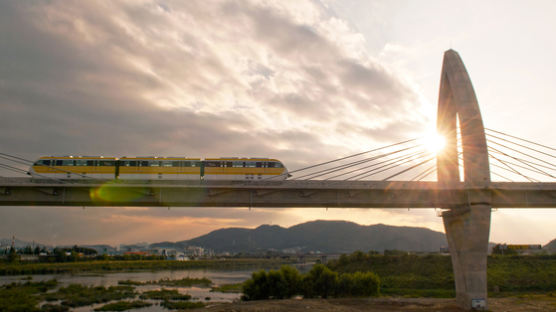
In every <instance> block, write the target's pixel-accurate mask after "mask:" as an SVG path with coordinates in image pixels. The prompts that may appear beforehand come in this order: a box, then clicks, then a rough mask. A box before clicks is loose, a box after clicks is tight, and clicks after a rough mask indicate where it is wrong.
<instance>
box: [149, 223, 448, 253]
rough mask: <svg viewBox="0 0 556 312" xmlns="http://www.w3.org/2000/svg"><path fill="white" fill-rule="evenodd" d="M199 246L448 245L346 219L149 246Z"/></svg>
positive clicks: (420, 233)
mask: <svg viewBox="0 0 556 312" xmlns="http://www.w3.org/2000/svg"><path fill="white" fill-rule="evenodd" d="M187 246H201V247H204V248H209V249H212V250H214V251H216V252H230V253H238V252H260V251H266V250H278V251H289V252H311V251H313V252H317V251H320V252H323V253H348V252H353V251H355V250H362V251H369V250H375V251H380V252H382V251H384V250H385V249H390V250H393V249H396V250H406V251H439V250H440V248H441V247H447V242H446V236H445V235H444V234H443V233H440V232H435V231H432V230H430V229H427V228H419V227H406V226H403V227H400V226H390V225H384V224H376V225H368V226H364V225H359V224H356V223H353V222H346V221H322V220H319V221H311V222H307V223H302V224H298V225H295V226H292V227H289V228H283V227H281V226H278V225H261V226H259V227H257V228H255V229H246V228H226V229H219V230H215V231H212V232H210V233H208V234H206V235H203V236H199V237H197V238H193V239H190V240H185V241H180V242H175V243H171V242H161V243H156V244H151V247H165V248H184V247H187Z"/></svg>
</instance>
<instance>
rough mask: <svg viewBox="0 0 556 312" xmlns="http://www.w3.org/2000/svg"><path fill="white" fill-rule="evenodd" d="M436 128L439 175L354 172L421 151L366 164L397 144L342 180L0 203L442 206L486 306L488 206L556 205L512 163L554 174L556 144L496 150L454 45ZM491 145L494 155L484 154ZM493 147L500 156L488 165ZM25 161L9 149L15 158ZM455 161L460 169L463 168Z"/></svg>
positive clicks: (193, 185) (128, 185) (8, 183)
mask: <svg viewBox="0 0 556 312" xmlns="http://www.w3.org/2000/svg"><path fill="white" fill-rule="evenodd" d="M458 120H459V127H458ZM458 129H459V131H458ZM487 130H489V129H487ZM437 131H438V132H439V133H440V134H442V135H443V136H444V137H445V139H446V147H445V150H444V151H443V152H442V153H438V155H436V167H435V168H433V167H434V165H433V166H432V167H430V168H429V169H427V171H425V172H424V174H425V176H426V175H428V174H431V173H434V170H436V172H437V182H420V181H389V180H391V178H393V177H395V176H398V174H400V173H397V174H394V175H390V176H388V177H387V178H385V179H384V180H383V181H357V180H360V179H361V178H364V177H368V176H369V175H371V174H374V173H373V171H374V172H383V171H385V170H387V169H389V168H394V167H396V166H398V164H400V163H401V164H404V163H408V162H411V161H413V160H414V159H417V158H416V157H422V155H423V153H422V152H414V151H411V152H409V153H411V154H404V155H402V156H397V157H396V158H390V159H389V160H381V161H380V162H379V163H376V164H375V165H379V164H381V166H380V167H375V168H374V169H369V168H371V167H373V166H375V165H366V162H367V161H368V160H375V159H378V158H381V157H383V156H389V155H391V154H393V153H387V154H383V155H381V156H374V157H370V158H367V159H365V160H362V161H357V162H354V163H351V164H348V165H340V166H337V167H335V168H336V169H338V168H339V169H341V170H348V171H347V173H352V172H355V171H356V170H358V169H353V168H354V167H355V166H356V165H359V164H365V167H363V169H365V170H367V171H365V172H363V173H357V174H356V175H355V176H351V177H350V178H346V179H345V180H343V181H339V180H335V178H336V177H339V176H344V175H345V174H347V173H341V174H337V175H336V172H335V171H328V170H321V171H317V172H316V173H315V174H308V175H304V176H302V177H306V176H312V177H313V178H315V177H319V176H323V175H325V174H329V173H334V174H335V175H334V176H333V177H329V178H326V179H322V180H314V179H313V180H309V179H307V180H299V178H293V179H291V180H285V181H270V180H268V181H257V182H255V181H250V182H245V181H237V182H234V181H204V180H202V181H188V182H186V181H184V182H176V181H162V180H149V181H138V180H135V181H121V180H116V181H107V180H98V179H80V180H74V181H61V180H56V179H42V180H41V179H30V178H0V206H23V205H32V206H150V207H171V206H181V207H330V208H333V207H339V208H342V207H360V208H441V209H442V214H441V215H442V218H443V221H444V226H445V230H446V237H447V239H448V244H449V246H450V254H451V258H452V265H453V270H454V279H455V288H456V300H457V302H458V304H459V305H460V306H461V307H463V308H465V309H472V308H474V309H486V308H487V274H486V262H487V251H488V238H489V232H490V215H491V209H492V208H556V183H541V182H538V180H536V179H534V178H529V177H527V176H525V175H523V174H521V173H520V172H518V171H517V170H516V168H522V169H525V170H530V171H532V172H534V173H535V174H541V175H544V176H548V177H550V178H551V179H552V181H554V180H556V176H555V174H554V171H556V165H555V164H554V163H553V161H554V160H553V159H556V156H554V155H552V153H553V151H556V149H554V148H551V147H546V146H544V147H546V148H547V149H549V150H550V151H549V153H545V152H542V151H539V150H537V149H533V150H534V151H535V152H538V153H542V154H543V155H547V156H548V157H551V160H550V161H548V162H547V161H544V160H542V159H540V158H535V157H533V158H532V159H533V161H527V160H525V159H523V156H522V155H519V156H516V157H514V156H511V155H508V154H507V153H506V152H504V151H503V150H502V149H503V148H504V144H505V143H506V141H507V140H506V139H504V138H502V137H500V134H503V133H500V132H498V131H494V130H489V131H490V132H495V134H491V135H490V137H493V138H496V139H497V141H489V143H493V144H494V145H495V146H487V139H486V135H485V128H484V126H483V121H482V117H481V113H480V110H479V106H478V102H477V98H476V96H475V92H474V90H473V86H472V84H471V80H470V78H469V75H468V74H467V71H466V69H465V66H464V65H463V62H462V60H461V58H460V57H459V55H458V53H457V52H455V51H453V50H448V51H446V52H445V53H444V61H443V66H442V73H441V81H440V93H439V101H438V118H437ZM510 137H511V136H510ZM458 138H459V139H460V141H461V146H460V147H458ZM409 141H412V140H409ZM409 141H406V142H409ZM523 141H526V140H523ZM399 144H401V143H397V144H392V145H391V146H398V145H399ZM516 145H517V146H523V145H521V144H516ZM537 146H543V145H540V144H537ZM412 148H413V147H409V148H402V149H400V150H398V151H396V152H394V153H398V152H400V153H401V152H408V151H409V150H411V149H412ZM459 150H461V152H459ZM510 150H514V149H512V148H510ZM489 151H492V152H493V153H495V154H496V155H497V156H494V155H492V154H489ZM369 152H370V151H369ZM366 153H368V152H364V153H359V154H357V155H362V154H366ZM0 154H1V156H0V157H1V158H3V159H8V158H9V157H7V156H9V155H7V154H3V153H0ZM521 154H523V153H521ZM489 156H490V157H491V158H493V159H495V160H496V161H497V163H493V164H490V163H489ZM349 157H351V156H349ZM349 157H344V158H341V159H340V160H343V159H346V158H349ZM501 157H509V159H510V160H509V161H503V160H502V159H501ZM21 160H23V159H21V158H18V157H15V161H16V162H21ZM433 160H434V156H433V157H429V158H428V159H427V160H426V161H423V162H420V163H419V164H417V165H414V166H412V167H409V169H411V168H414V167H416V166H418V165H421V164H424V163H426V162H428V161H433ZM327 163H330V162H327ZM323 164H326V163H323ZM498 164H499V165H498ZM319 165H320V164H319ZM461 165H463V177H460V167H461ZM316 166H317V165H315V166H311V167H316ZM311 167H310V168H311ZM491 167H493V168H501V169H504V170H507V171H510V172H511V173H514V174H519V175H520V176H522V177H525V178H527V179H528V180H529V181H531V182H491V179H490V177H491V174H493V175H497V176H500V175H499V174H497V173H495V172H491ZM3 168H8V169H14V170H20V171H24V170H22V169H17V168H15V167H12V166H9V165H3ZM336 169H334V170H336ZM409 169H405V170H402V171H401V173H403V172H405V171H407V170H409ZM433 169H434V170H433ZM427 172H428V173H427ZM419 176H421V178H422V177H424V176H423V175H421V174H420V175H419ZM302 177H300V178H302ZM355 178H357V179H356V180H353V179H355ZM504 178H505V177H504Z"/></svg>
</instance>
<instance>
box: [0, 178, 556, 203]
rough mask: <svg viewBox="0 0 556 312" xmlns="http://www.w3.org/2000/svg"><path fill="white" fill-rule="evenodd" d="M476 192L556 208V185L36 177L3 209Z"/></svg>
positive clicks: (439, 199) (9, 188) (416, 197)
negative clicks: (56, 179) (68, 180)
mask: <svg viewBox="0 0 556 312" xmlns="http://www.w3.org/2000/svg"><path fill="white" fill-rule="evenodd" d="M474 191H481V192H486V193H487V194H488V196H489V198H490V202H491V203H492V207H495V208H556V183H530V182H521V183H517V182H513V183H512V182H492V183H491V184H490V186H488V187H486V188H482V189H473V190H470V189H467V188H466V187H465V184H464V183H463V182H456V183H452V184H449V185H448V184H444V185H443V186H442V187H439V186H438V185H437V182H423V181H288V180H286V181H268V182H250V183H245V182H229V181H227V182H218V181H204V182H180V183H176V182H171V181H133V182H125V181H119V182H114V181H98V180H95V181H83V182H74V183H71V184H61V183H54V182H53V181H52V180H36V179H33V180H32V179H30V178H9V179H0V205H3V206H146V207H323V208H340V207H341V208H349V207H358V208H435V207H442V208H451V207H452V208H457V207H461V206H462V205H466V204H468V203H469V202H470V200H471V197H470V196H471V194H472V192H474Z"/></svg>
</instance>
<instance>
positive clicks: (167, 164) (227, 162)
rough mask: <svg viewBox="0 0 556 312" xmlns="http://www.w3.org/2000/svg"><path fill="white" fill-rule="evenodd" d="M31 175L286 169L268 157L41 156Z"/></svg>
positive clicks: (152, 176) (276, 174)
mask: <svg viewBox="0 0 556 312" xmlns="http://www.w3.org/2000/svg"><path fill="white" fill-rule="evenodd" d="M29 174H30V175H31V176H32V177H34V178H45V177H51V178H56V179H90V178H95V179H122V180H231V181H257V180H285V179H286V178H287V177H288V170H287V169H286V167H285V166H284V165H283V164H282V162H280V161H279V160H277V159H270V158H235V157H226V158H205V159H201V158H186V157H121V158H116V157H103V156H62V157H56V156H45V157H40V158H39V159H38V160H37V161H36V162H35V163H34V164H33V166H31V168H30V170H29Z"/></svg>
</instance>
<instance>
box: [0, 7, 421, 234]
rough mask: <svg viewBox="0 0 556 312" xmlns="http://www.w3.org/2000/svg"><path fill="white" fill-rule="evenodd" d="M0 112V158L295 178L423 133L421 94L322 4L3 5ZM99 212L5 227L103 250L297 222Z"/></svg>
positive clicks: (37, 216) (38, 213) (222, 213)
mask: <svg viewBox="0 0 556 312" xmlns="http://www.w3.org/2000/svg"><path fill="white" fill-rule="evenodd" d="M0 105H1V107H2V114H1V115H0V128H1V129H0V130H1V131H0V146H2V150H3V152H8V153H12V154H16V155H20V156H23V157H26V158H31V159H35V158H37V157H39V156H41V155H64V154H66V155H67V154H71V155H107V156H108V155H110V156H111V155H114V156H124V155H128V156H133V155H160V156H178V155H185V156H194V157H195V156H196V157H218V156H248V157H251V156H263V157H276V158H279V159H281V160H282V161H283V162H284V163H285V164H286V165H287V166H288V167H289V168H290V169H295V168H299V167H301V166H304V165H308V164H312V163H317V162H320V161H324V160H330V159H334V158H337V157H341V156H345V155H348V154H350V153H353V152H360V151H362V150H366V149H368V147H370V146H373V145H376V144H378V143H383V142H385V141H388V140H399V141H401V140H403V139H406V138H408V137H413V136H414V135H413V133H414V132H416V131H419V129H424V128H425V127H424V121H425V120H424V119H422V118H421V117H422V116H420V115H418V114H417V113H416V111H418V108H419V107H420V105H421V103H420V102H419V100H418V96H416V94H415V92H414V91H413V89H412V88H411V87H410V86H408V85H407V84H406V83H404V80H403V79H400V78H399V77H397V76H396V74H395V72H393V71H392V70H391V69H389V68H388V67H387V66H386V65H384V64H381V63H379V62H378V61H377V60H376V59H375V58H373V57H372V56H370V55H368V54H367V53H366V51H365V39H364V38H363V36H362V35H361V34H359V33H357V32H355V31H353V30H352V29H350V28H349V26H348V25H347V23H346V22H345V21H343V20H341V19H339V18H337V17H335V16H334V15H333V14H332V13H331V12H330V11H328V9H327V8H326V7H324V6H322V5H321V4H319V2H316V1H256V0H253V1H243V2H240V3H238V2H235V1H109V2H90V1H86V2H83V1H57V0H54V1H35V2H21V1H16V2H2V3H0ZM1 174H4V173H3V172H2V173H1ZM41 209H45V208H41ZM49 209H50V208H49ZM20 211H26V212H29V214H27V217H25V216H24V215H21V214H20ZM90 211H91V210H90V209H87V210H86V211H85V212H82V211H80V210H70V209H54V208H52V209H51V210H48V209H47V210H40V209H39V208H25V209H22V210H17V211H16V209H8V210H3V212H2V215H3V218H2V220H8V219H13V220H17V222H24V220H28V221H26V222H29V223H28V224H33V225H35V224H36V225H37V229H36V232H35V233H39V232H40V233H42V234H41V235H44V233H45V231H46V232H48V231H52V233H59V234H56V235H58V236H56V237H52V239H51V241H57V240H60V241H63V240H65V239H67V238H69V237H72V238H73V237H82V239H83V240H87V241H90V239H89V238H88V237H98V238H99V239H102V238H104V237H108V234H109V235H116V234H117V235H119V237H121V238H122V240H126V239H127V238H130V239H131V238H133V237H134V236H133V235H136V234H137V233H138V231H140V230H137V229H138V228H139V229H144V231H145V233H152V234H153V235H154V236H155V237H160V235H158V234H156V229H158V230H160V231H162V230H161V229H162V227H161V226H160V225H161V224H168V223H167V221H164V220H166V218H168V216H174V217H176V218H178V219H177V220H181V221H179V222H177V223H175V224H173V225H172V226H171V227H170V228H172V231H169V232H166V233H167V234H168V235H177V234H176V233H178V232H179V229H180V227H179V226H178V224H190V225H191V224H197V225H196V226H194V227H193V228H195V229H196V230H195V231H197V232H195V233H197V234H201V233H200V229H201V228H202V227H201V226H200V225H199V224H198V223H195V222H198V220H205V219H203V218H214V220H215V223H214V226H217V225H218V226H220V225H229V224H237V225H242V226H245V225H256V224H259V223H262V222H267V223H268V222H271V221H272V220H281V222H286V221H285V217H284V216H287V210H268V211H266V210H265V211H264V212H263V211H262V210H261V211H260V212H258V213H256V214H245V213H243V212H241V213H239V212H238V211H244V210H233V209H222V210H218V209H208V210H207V209H200V210H195V209H182V210H179V214H178V215H175V214H176V212H174V210H170V211H166V210H160V209H148V210H136V211H135V210H122V209H121V208H113V209H110V210H102V213H100V211H101V210H99V211H97V210H94V211H95V213H89V212H90ZM68 212H71V213H68ZM216 215H218V217H215V216H216ZM41 217H45V218H46V220H48V222H39V221H38V220H42V219H41ZM26 218H28V219H26ZM232 219H233V220H236V221H234V222H232V221H230V220H232ZM106 220H112V221H114V220H126V221H125V222H124V221H121V222H119V224H120V225H121V226H120V227H114V226H113V225H110V226H109V225H108V224H109V223H110V222H105V221H106ZM147 220H148V221H149V222H151V221H152V224H154V225H157V226H154V225H148V222H147ZM195 220H197V221H195ZM5 222H6V221H3V222H2V223H5ZM164 222H166V223H164ZM180 222H181V223H180ZM39 224H40V225H39ZM110 224H111V223H110ZM33 227H34V226H33ZM10 229H11V230H15V229H13V228H10ZM10 229H7V228H4V229H3V230H2V231H1V232H0V235H3V236H5V235H8V236H9V235H10V233H11V232H10V231H11V230H10ZM204 229H205V232H206V231H207V230H208V229H211V227H205V228H204ZM41 231H42V232H41ZM162 232H164V231H162ZM162 232H161V233H162ZM170 232H171V233H170ZM71 233H81V234H79V235H81V236H73V235H72V234H71ZM126 233H127V234H126ZM169 233H170V234H169ZM41 237H44V236H41ZM46 237H47V236H46Z"/></svg>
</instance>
